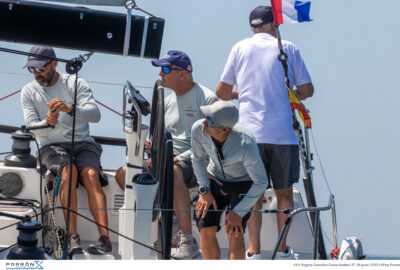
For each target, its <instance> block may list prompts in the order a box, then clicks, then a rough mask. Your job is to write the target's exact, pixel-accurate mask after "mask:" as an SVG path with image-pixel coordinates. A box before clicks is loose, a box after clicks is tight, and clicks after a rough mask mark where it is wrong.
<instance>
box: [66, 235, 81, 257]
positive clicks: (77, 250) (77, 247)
mask: <svg viewBox="0 0 400 270" xmlns="http://www.w3.org/2000/svg"><path fill="white" fill-rule="evenodd" d="M68 254H69V255H70V256H72V255H73V254H83V249H82V247H81V238H80V237H79V234H76V233H72V234H70V235H69V243H68Z"/></svg>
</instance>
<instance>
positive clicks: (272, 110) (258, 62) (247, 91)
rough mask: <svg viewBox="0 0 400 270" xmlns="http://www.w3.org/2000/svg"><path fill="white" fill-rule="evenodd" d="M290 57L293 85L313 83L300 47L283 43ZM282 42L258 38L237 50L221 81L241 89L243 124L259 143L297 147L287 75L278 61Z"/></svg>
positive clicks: (264, 37)
mask: <svg viewBox="0 0 400 270" xmlns="http://www.w3.org/2000/svg"><path fill="white" fill-rule="evenodd" d="M282 46H283V50H284V51H285V53H286V54H287V55H288V66H289V71H288V73H289V79H290V82H291V84H292V85H293V84H294V85H296V86H298V85H303V84H306V83H310V82H311V78H310V75H309V73H308V71H307V68H306V66H305V64H304V62H303V59H302V58H301V56H300V53H299V50H298V49H297V48H296V46H295V45H294V44H292V43H290V42H288V41H282ZM278 55H279V48H278V40H277V39H276V38H275V37H273V36H272V35H269V34H266V33H259V34H255V35H254V36H253V37H251V38H248V39H245V40H242V41H240V42H238V43H236V44H235V46H233V48H232V51H231V53H230V55H229V58H228V61H227V63H226V65H225V69H224V72H223V74H222V76H221V81H222V82H224V83H227V84H229V85H237V87H238V89H239V102H238V103H239V124H241V125H243V126H245V127H246V128H247V129H249V130H250V131H251V132H252V134H253V135H254V137H255V138H256V141H257V143H270V144H297V139H296V135H295V133H294V130H293V126H292V124H293V120H292V113H291V110H290V103H289V96H288V91H287V88H286V85H285V72H284V70H283V67H282V64H281V62H279V60H278Z"/></svg>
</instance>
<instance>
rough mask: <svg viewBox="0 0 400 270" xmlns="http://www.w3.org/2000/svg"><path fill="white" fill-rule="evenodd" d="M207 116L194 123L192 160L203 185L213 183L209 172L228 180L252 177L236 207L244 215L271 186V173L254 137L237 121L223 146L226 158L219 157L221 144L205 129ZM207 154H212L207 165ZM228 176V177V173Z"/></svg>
mask: <svg viewBox="0 0 400 270" xmlns="http://www.w3.org/2000/svg"><path fill="white" fill-rule="evenodd" d="M202 122H203V120H199V121H196V122H195V123H194V124H193V127H192V163H193V169H194V173H195V174H196V177H197V182H198V183H199V185H203V186H210V180H209V179H208V174H207V172H208V173H210V174H211V175H213V176H215V177H216V178H217V179H220V180H223V181H226V182H239V181H248V180H252V181H253V184H252V185H251V187H250V189H249V191H248V192H247V194H246V196H245V197H244V198H243V199H242V201H241V202H240V203H239V204H237V205H236V206H235V207H234V208H233V211H235V212H236V213H237V214H238V215H239V216H241V217H243V216H244V215H245V214H246V213H247V212H248V211H249V210H250V209H251V208H252V207H253V205H254V204H255V203H256V201H257V199H258V198H259V197H260V196H261V195H262V194H263V192H264V191H265V189H266V188H267V186H268V177H267V173H266V171H265V168H264V165H263V163H262V160H261V157H260V154H259V150H258V147H257V144H256V142H255V139H254V137H253V136H252V135H251V134H250V133H249V132H248V131H247V130H246V129H245V128H244V127H242V126H239V125H235V126H234V127H233V128H232V129H231V131H230V133H229V136H228V138H227V139H226V141H225V142H224V144H223V146H222V149H221V150H222V154H223V157H224V159H223V160H221V163H222V167H223V171H222V169H221V165H220V163H219V160H218V154H217V153H218V152H217V151H218V148H217V147H216V146H215V144H214V142H213V141H212V138H211V136H210V135H207V134H204V133H203V132H202V130H201V125H202ZM207 156H209V157H210V160H209V163H208V167H207V169H206V162H207ZM224 176H225V177H224Z"/></svg>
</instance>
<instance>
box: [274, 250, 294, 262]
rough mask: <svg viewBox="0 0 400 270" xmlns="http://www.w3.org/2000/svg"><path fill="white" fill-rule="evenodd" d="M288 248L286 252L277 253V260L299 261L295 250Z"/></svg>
mask: <svg viewBox="0 0 400 270" xmlns="http://www.w3.org/2000/svg"><path fill="white" fill-rule="evenodd" d="M286 248H287V251H286V252H283V251H278V252H277V253H276V257H275V260H297V258H296V257H295V254H294V252H293V249H291V248H290V247H286Z"/></svg>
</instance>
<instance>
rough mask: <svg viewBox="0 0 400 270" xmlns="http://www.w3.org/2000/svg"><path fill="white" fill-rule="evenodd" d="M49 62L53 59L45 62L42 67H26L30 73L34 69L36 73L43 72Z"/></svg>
mask: <svg viewBox="0 0 400 270" xmlns="http://www.w3.org/2000/svg"><path fill="white" fill-rule="evenodd" d="M51 62H53V61H50V62H47V63H46V64H45V65H44V66H43V67H40V68H37V67H28V70H29V72H30V73H33V72H35V71H36V72H37V73H41V72H43V71H45V70H46V68H47V66H48V65H49V64H50V63H51Z"/></svg>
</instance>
